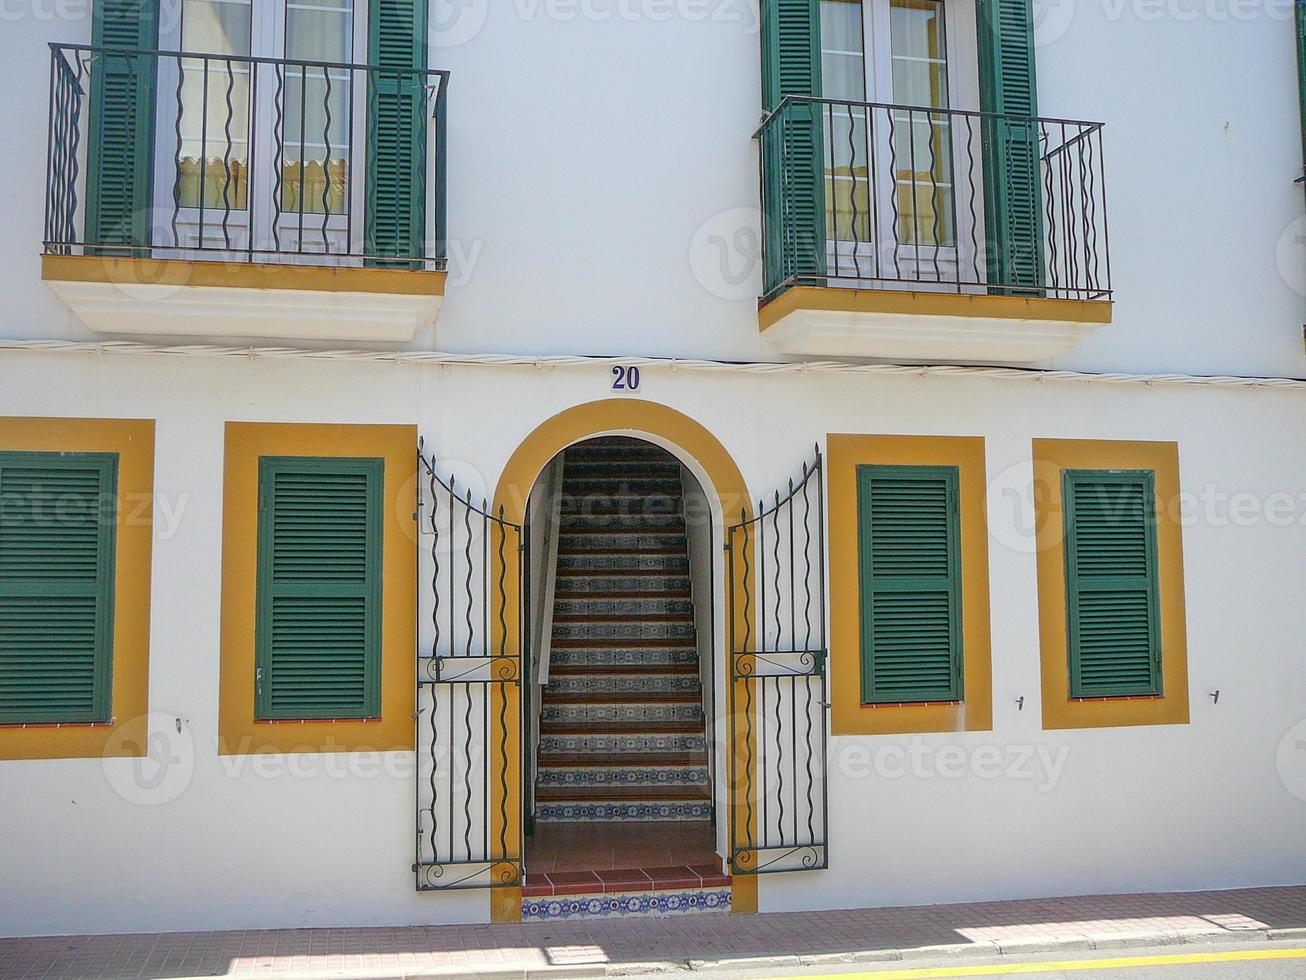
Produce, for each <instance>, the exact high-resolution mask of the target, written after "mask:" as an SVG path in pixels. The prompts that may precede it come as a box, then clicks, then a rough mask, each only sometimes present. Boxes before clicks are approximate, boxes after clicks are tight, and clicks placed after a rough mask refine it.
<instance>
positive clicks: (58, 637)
mask: <svg viewBox="0 0 1306 980" xmlns="http://www.w3.org/2000/svg"><path fill="white" fill-rule="evenodd" d="M117 475H118V457H117V455H116V454H112V453H38V452H6V453H0V724H48V723H56V722H62V723H92V722H99V723H102V722H108V721H110V720H111V716H112V696H111V690H112V688H111V683H112V659H113V596H114V541H115V525H116V521H117Z"/></svg>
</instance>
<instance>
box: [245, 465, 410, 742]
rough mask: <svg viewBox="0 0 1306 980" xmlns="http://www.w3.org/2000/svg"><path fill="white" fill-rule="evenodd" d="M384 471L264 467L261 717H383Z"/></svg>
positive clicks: (258, 629)
mask: <svg viewBox="0 0 1306 980" xmlns="http://www.w3.org/2000/svg"><path fill="white" fill-rule="evenodd" d="M384 469H385V467H384V461H383V460H381V459H334V458H319V457H311V458H310V457H264V458H263V459H261V460H259V523H258V584H257V589H258V596H257V602H256V625H255V640H254V646H255V671H256V674H255V714H256V717H258V718H260V719H300V720H304V719H329V718H376V717H379V716H380V713H381V589H382V583H381V569H382V533H383V531H382V527H383V519H384V515H383V513H382V503H381V501H382V487H383V480H384Z"/></svg>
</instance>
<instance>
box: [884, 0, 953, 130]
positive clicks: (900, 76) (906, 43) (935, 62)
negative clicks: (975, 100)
mask: <svg viewBox="0 0 1306 980" xmlns="http://www.w3.org/2000/svg"><path fill="white" fill-rule="evenodd" d="M889 37H890V47H891V60H892V63H893V101H894V102H896V103H898V104H899V105H921V106H931V107H934V108H944V107H946V106H947V104H948V71H947V64H948V46H947V41H946V38H945V35H944V15H943V4H942V3H941V2H939V0H890V4H889Z"/></svg>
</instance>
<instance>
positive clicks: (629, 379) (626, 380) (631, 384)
mask: <svg viewBox="0 0 1306 980" xmlns="http://www.w3.org/2000/svg"><path fill="white" fill-rule="evenodd" d="M612 390H613V391H639V368H637V367H625V366H623V365H621V364H617V365H615V366H613V368H612Z"/></svg>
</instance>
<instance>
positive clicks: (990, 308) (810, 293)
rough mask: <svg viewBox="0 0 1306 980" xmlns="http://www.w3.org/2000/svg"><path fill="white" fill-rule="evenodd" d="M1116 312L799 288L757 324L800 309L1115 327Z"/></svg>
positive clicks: (981, 296)
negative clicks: (1111, 324)
mask: <svg viewBox="0 0 1306 980" xmlns="http://www.w3.org/2000/svg"><path fill="white" fill-rule="evenodd" d="M1111 307H1112V304H1111V302H1110V301H1108V300H1083V299H1048V298H1044V297H1028V296H992V295H989V294H988V293H942V292H911V291H909V290H901V289H845V288H843V287H835V286H794V287H793V288H791V289H788V290H786V291H785V292H783V293H781V294H780V295H779V296H777V297H776V298H775V299H773V300H771V302H769V303H767V304H765V305H764V306H762V307H760V308H759V309H758V311H757V319H758V324H759V326H760V327H761V329H762V330H766V329H767V328H768V327H772V326H774V325H775V324H777V323H779V322H780V321H781V320H783V319H784V318H785V317H786V316H788V315H789V314H790V313H793V312H794V311H795V310H820V311H823V312H833V313H880V314H897V315H902V316H912V315H916V316H935V317H938V316H952V317H972V318H973V317H979V318H983V319H990V320H992V319H1000V320H1052V321H1059V322H1063V323H1097V324H1106V323H1110V322H1111Z"/></svg>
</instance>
